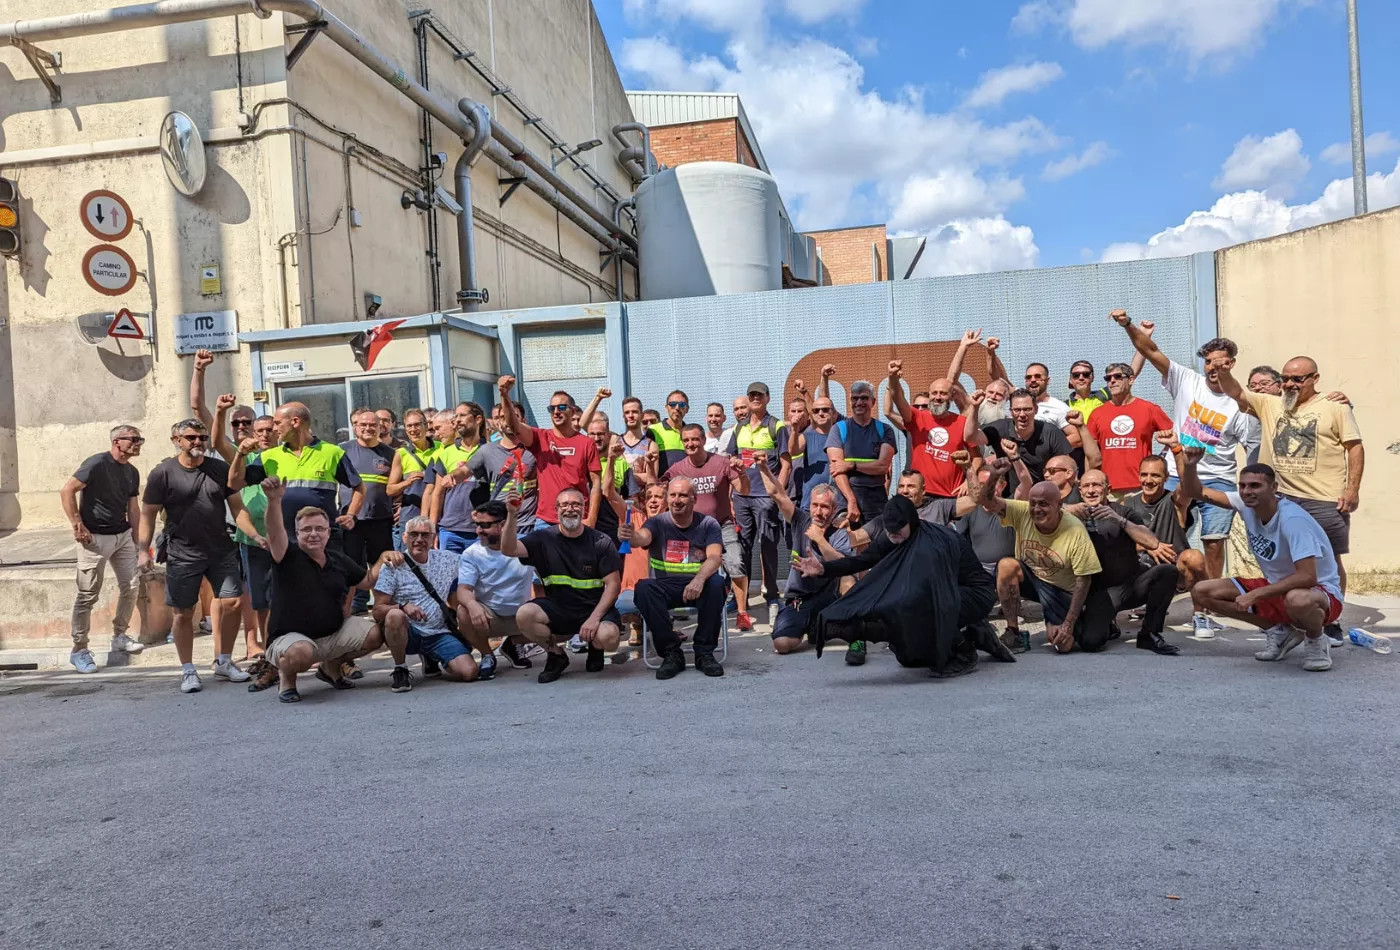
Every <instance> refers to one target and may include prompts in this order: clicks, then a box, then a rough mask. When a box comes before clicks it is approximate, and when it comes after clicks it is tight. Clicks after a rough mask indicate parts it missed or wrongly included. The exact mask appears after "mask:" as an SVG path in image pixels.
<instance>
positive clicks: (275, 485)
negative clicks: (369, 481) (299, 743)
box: [250, 477, 396, 703]
mask: <svg viewBox="0 0 1400 950" xmlns="http://www.w3.org/2000/svg"><path fill="white" fill-rule="evenodd" d="M262 486H263V492H264V493H265V494H266V495H267V505H268V510H269V511H270V512H276V511H277V510H278V508H279V506H281V505H282V499H283V496H284V495H285V493H286V490H287V486H286V485H284V484H283V483H282V481H281V480H279V479H277V478H275V477H273V478H268V479H264V481H263V483H262ZM292 523H293V524H294V525H295V528H296V542H295V543H293V542H292V540H291V539H289V538H288V537H287V526H286V519H285V518H278V517H276V516H275V515H270V516H269V517H268V519H267V550H268V552H269V553H270V554H271V555H272V560H273V561H274V562H276V566H275V567H274V568H273V583H272V616H271V618H270V619H269V620H268V633H267V636H268V645H267V662H268V663H269V664H270V665H271V666H273V667H274V668H276V670H277V673H278V680H279V690H278V693H277V698H278V699H279V700H280V701H281V702H284V703H298V702H301V693H299V692H298V691H297V675H298V674H300V673H305V672H306V671H307V670H309V669H311V667H313V666H316V665H317V664H320V667H319V669H317V670H316V678H317V679H318V680H320V681H321V682H323V683H326V684H327V685H329V686H331V687H332V688H334V689H337V690H345V689H353V688H354V686H355V684H354V683H352V682H351V681H350V680H348V679H346V678H345V677H343V676H341V675H340V673H341V669H342V667H343V665H344V664H345V663H346V662H348V661H350V660H354V659H356V658H358V657H362V656H365V655H366V654H369V653H373V652H374V651H375V650H378V649H379V648H380V646H382V645H383V643H384V637H383V635H382V634H381V632H380V628H379V626H378V625H377V624H376V623H375V622H374V621H373V620H372V619H370V618H369V617H366V616H364V615H360V616H354V617H347V616H346V610H345V607H346V604H345V599H346V597H347V596H348V595H349V593H350V591H351V590H373V588H374V584H375V581H377V580H378V579H379V571H380V569H381V568H382V567H383V566H384V563H385V559H386V558H388V557H391V556H396V555H394V552H392V551H387V552H385V553H384V554H382V555H380V557H379V560H378V561H376V562H375V563H374V564H372V565H371V566H370V567H369V569H368V570H366V569H365V568H364V567H363V566H362V565H360V564H359V563H357V562H355V561H352V560H351V559H350V558H349V557H347V556H346V555H345V554H344V553H342V552H341V551H340V550H338V549H336V548H334V547H330V546H328V545H329V542H330V538H331V521H330V516H329V515H328V514H327V513H326V510H325V509H324V508H321V507H319V506H314V505H307V506H305V507H303V508H302V509H301V510H300V511H298V512H297V513H296V514H295V515H294V516H293V518H292ZM267 685H271V684H270V683H268V684H264V683H263V682H262V681H259V682H257V683H254V684H253V687H258V688H265V687H266V686H267ZM253 687H250V688H253Z"/></svg>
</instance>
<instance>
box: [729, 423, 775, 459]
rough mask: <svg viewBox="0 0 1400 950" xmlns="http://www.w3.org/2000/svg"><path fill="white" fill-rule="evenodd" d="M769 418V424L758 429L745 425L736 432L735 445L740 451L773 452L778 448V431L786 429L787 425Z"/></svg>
mask: <svg viewBox="0 0 1400 950" xmlns="http://www.w3.org/2000/svg"><path fill="white" fill-rule="evenodd" d="M767 418H768V423H767V424H766V425H762V426H759V427H758V428H757V429H755V428H753V427H752V426H750V425H749V424H748V423H745V424H744V425H741V426H740V427H739V428H738V429H736V430H735V431H734V443H735V446H736V447H737V448H738V449H739V451H741V452H742V451H743V450H744V449H749V450H750V451H754V452H771V451H773V450H774V449H776V448H777V447H778V430H779V429H783V428H785V427H786V426H787V423H786V422H780V421H779V420H777V419H774V418H773V417H772V416H768V417H767Z"/></svg>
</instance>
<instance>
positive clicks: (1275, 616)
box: [1230, 577, 1342, 624]
mask: <svg viewBox="0 0 1400 950" xmlns="http://www.w3.org/2000/svg"><path fill="white" fill-rule="evenodd" d="M1230 580H1232V581H1234V583H1235V586H1236V587H1237V588H1239V591H1240V593H1241V594H1247V593H1249V592H1250V591H1252V590H1258V589H1259V588H1261V587H1268V586H1269V582H1268V581H1266V580H1264V578H1262V577H1232V578H1230ZM1313 590H1315V591H1317V592H1318V593H1321V594H1326V595H1327V617H1326V619H1324V620H1323V621H1322V622H1323V623H1324V624H1328V623H1334V622H1336V620H1337V618H1338V617H1340V616H1341V615H1342V602H1341V601H1340V600H1338V599H1337V598H1335V597H1333V596H1332V595H1331V594H1330V593H1328V592H1327V591H1326V590H1325V589H1324V588H1321V587H1314V588H1313ZM1250 610H1251V611H1252V612H1253V613H1254V614H1255V615H1256V616H1258V617H1260V618H1262V619H1264V620H1267V621H1269V622H1270V623H1273V624H1292V623H1293V621H1292V620H1290V619H1289V617H1288V608H1286V607H1285V606H1284V605H1283V597H1282V596H1278V597H1265V598H1264V599H1263V600H1259V601H1255V603H1254V606H1253V607H1251V608H1250Z"/></svg>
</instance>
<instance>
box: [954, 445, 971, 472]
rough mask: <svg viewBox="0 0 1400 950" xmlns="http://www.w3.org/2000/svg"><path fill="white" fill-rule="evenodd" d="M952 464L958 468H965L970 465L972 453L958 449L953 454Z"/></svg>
mask: <svg viewBox="0 0 1400 950" xmlns="http://www.w3.org/2000/svg"><path fill="white" fill-rule="evenodd" d="M953 464H954V465H956V466H958V468H967V467H968V466H969V465H971V464H972V453H970V452H968V450H967V449H958V450H957V451H956V452H954V453H953Z"/></svg>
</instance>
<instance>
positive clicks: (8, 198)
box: [0, 178, 19, 257]
mask: <svg viewBox="0 0 1400 950" xmlns="http://www.w3.org/2000/svg"><path fill="white" fill-rule="evenodd" d="M0 254H3V255H4V256H5V257H15V256H17V255H18V254H19V186H18V185H16V184H15V183H14V181H12V180H11V179H9V178H0Z"/></svg>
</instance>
